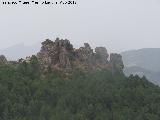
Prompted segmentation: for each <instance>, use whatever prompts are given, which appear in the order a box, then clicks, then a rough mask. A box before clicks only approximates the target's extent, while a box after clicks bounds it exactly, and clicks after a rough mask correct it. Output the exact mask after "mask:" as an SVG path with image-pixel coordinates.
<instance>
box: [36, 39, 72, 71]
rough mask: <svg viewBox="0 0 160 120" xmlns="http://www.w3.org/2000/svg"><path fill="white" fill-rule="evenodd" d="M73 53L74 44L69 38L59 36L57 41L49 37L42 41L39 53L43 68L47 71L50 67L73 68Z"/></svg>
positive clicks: (59, 68)
mask: <svg viewBox="0 0 160 120" xmlns="http://www.w3.org/2000/svg"><path fill="white" fill-rule="evenodd" d="M72 53H73V46H72V45H71V44H70V42H69V40H60V39H59V38H57V39H56V40H55V42H53V41H51V40H49V39H47V40H46V41H44V42H43V43H42V48H41V51H40V52H39V53H38V54H37V57H38V59H39V61H40V64H41V66H43V68H42V69H44V71H46V70H47V69H48V68H51V69H58V70H69V69H71V63H70V59H71V57H72Z"/></svg>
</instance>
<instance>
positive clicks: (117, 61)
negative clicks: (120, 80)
mask: <svg viewBox="0 0 160 120" xmlns="http://www.w3.org/2000/svg"><path fill="white" fill-rule="evenodd" d="M109 64H110V66H111V70H112V73H113V74H115V73H119V72H123V71H122V70H123V68H124V65H123V61H122V56H121V55H120V54H117V53H114V54H113V53H112V54H110V63H109Z"/></svg>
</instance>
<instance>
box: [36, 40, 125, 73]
mask: <svg viewBox="0 0 160 120" xmlns="http://www.w3.org/2000/svg"><path fill="white" fill-rule="evenodd" d="M37 58H38V60H39V62H40V65H41V69H42V70H43V71H47V70H48V69H52V70H60V71H63V72H72V71H74V70H76V69H80V70H84V71H94V70H101V69H108V70H110V71H112V73H117V72H122V71H123V62H122V56H121V55H119V54H111V55H110V61H109V54H108V52H107V49H106V48H105V47H97V48H95V52H94V50H93V49H92V48H91V47H90V45H89V44H88V43H84V47H80V48H79V49H75V48H73V45H72V44H71V43H70V41H69V40H60V39H59V38H57V39H56V40H55V42H53V41H51V40H49V39H47V40H46V41H44V42H43V43H42V47H41V50H40V52H39V53H38V54H37Z"/></svg>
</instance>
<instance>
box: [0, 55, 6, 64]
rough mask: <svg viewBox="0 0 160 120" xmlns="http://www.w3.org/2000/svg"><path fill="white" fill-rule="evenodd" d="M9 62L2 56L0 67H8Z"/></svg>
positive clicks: (0, 56) (0, 57)
mask: <svg viewBox="0 0 160 120" xmlns="http://www.w3.org/2000/svg"><path fill="white" fill-rule="evenodd" d="M7 64H8V61H7V59H6V57H5V56H4V55H0V65H7Z"/></svg>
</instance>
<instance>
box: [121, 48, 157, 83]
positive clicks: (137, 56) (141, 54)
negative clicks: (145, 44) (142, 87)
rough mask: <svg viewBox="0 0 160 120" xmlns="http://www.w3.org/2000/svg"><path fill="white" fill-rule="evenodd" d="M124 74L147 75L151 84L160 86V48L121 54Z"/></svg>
mask: <svg viewBox="0 0 160 120" xmlns="http://www.w3.org/2000/svg"><path fill="white" fill-rule="evenodd" d="M121 55H122V57H123V62H124V66H125V68H124V73H125V74H126V75H127V76H128V75H130V74H137V75H139V76H143V75H145V76H146V77H147V78H148V79H149V80H150V81H151V82H153V83H155V84H159V85H160V64H159V61H160V48H144V49H139V50H130V51H125V52H122V53H121Z"/></svg>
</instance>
